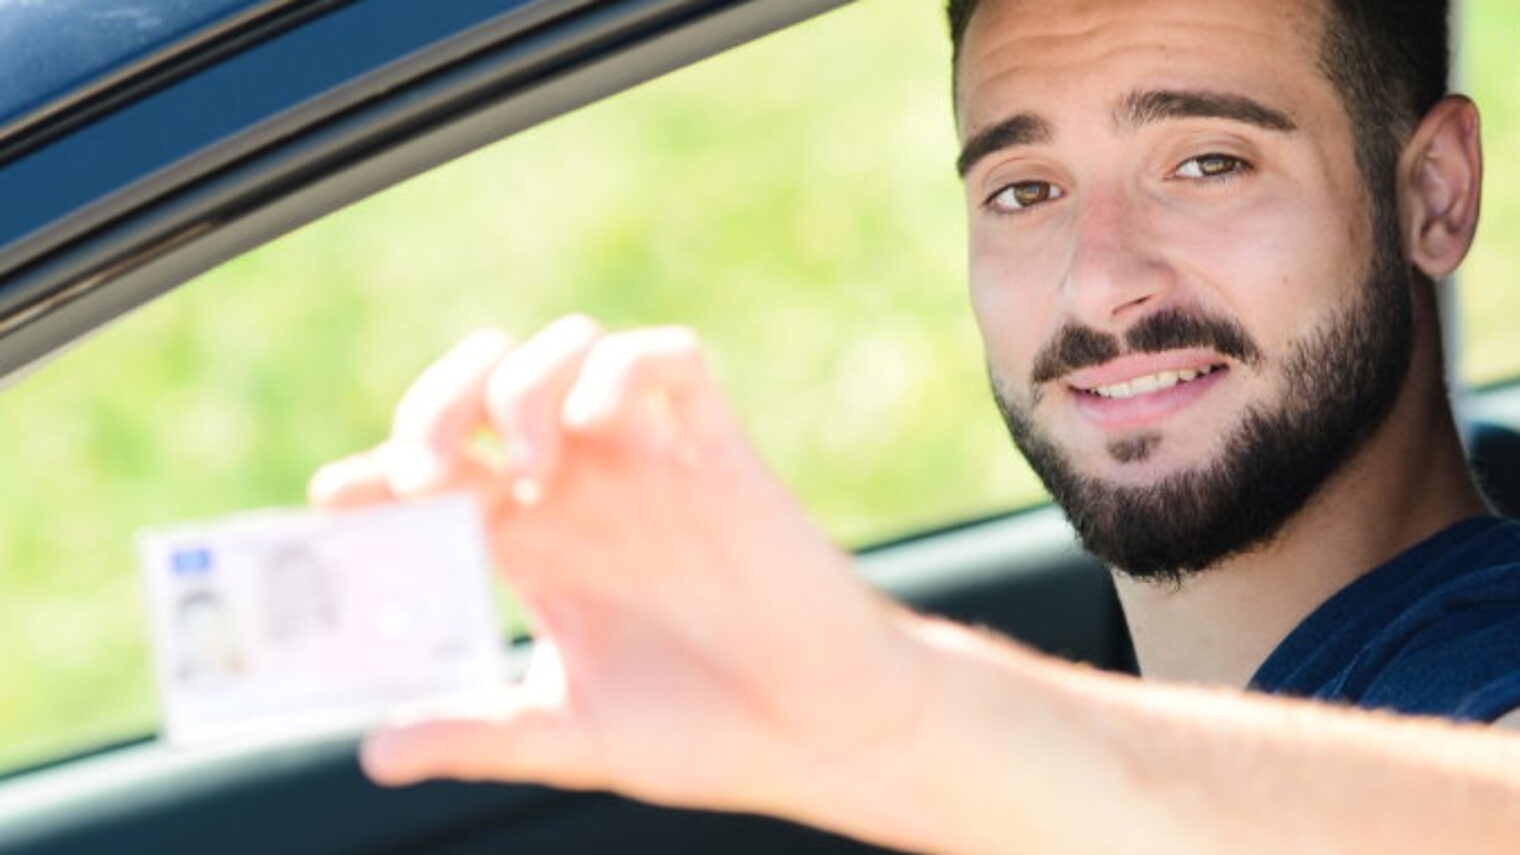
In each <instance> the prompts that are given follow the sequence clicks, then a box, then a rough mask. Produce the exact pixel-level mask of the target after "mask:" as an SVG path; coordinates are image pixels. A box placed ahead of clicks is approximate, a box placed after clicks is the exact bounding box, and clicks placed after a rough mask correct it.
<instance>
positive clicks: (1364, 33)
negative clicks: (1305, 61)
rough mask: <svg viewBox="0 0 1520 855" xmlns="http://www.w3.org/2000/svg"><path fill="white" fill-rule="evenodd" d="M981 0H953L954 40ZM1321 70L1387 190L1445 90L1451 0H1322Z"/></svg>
mask: <svg viewBox="0 0 1520 855" xmlns="http://www.w3.org/2000/svg"><path fill="white" fill-rule="evenodd" d="M981 2H982V0H949V2H948V5H947V9H946V12H947V14H948V15H949V18H950V41H951V44H952V45H953V46H954V49H955V50H954V64H955V67H956V68H959V67H960V57H961V45H962V42H964V40H965V36H966V28H967V26H968V25H969V24H970V23H971V16H972V14H973V13H974V12H975V11H976V9H977V7H978V6H980V5H981ZM1320 2H1321V3H1323V4H1324V5H1323V8H1324V10H1325V13H1326V18H1325V22H1324V35H1323V38H1322V40H1321V43H1320V46H1319V66H1320V70H1321V72H1322V73H1323V74H1324V75H1325V77H1326V78H1328V79H1329V81H1330V83H1331V84H1332V85H1333V86H1334V87H1335V88H1336V90H1337V91H1338V92H1339V93H1340V96H1341V100H1342V102H1343V103H1344V104H1345V107H1346V112H1347V114H1349V115H1350V117H1351V124H1352V129H1353V133H1354V134H1355V145H1356V158H1357V165H1358V166H1359V167H1360V169H1361V171H1362V174H1363V176H1364V177H1365V178H1366V180H1367V184H1368V187H1369V189H1371V190H1372V191H1373V192H1386V191H1388V190H1390V186H1389V183H1388V182H1390V181H1392V179H1393V169H1394V166H1395V165H1396V164H1397V163H1398V156H1399V152H1400V150H1401V149H1402V147H1403V143H1404V140H1405V139H1406V138H1407V137H1408V135H1409V134H1410V133H1411V132H1412V131H1413V129H1414V127H1415V125H1417V124H1418V123H1419V121H1420V119H1421V118H1422V117H1423V116H1424V115H1425V113H1426V112H1428V111H1429V110H1430V108H1431V107H1433V106H1435V104H1436V102H1438V101H1440V100H1441V98H1442V97H1444V96H1445V95H1446V92H1447V89H1446V86H1447V77H1448V75H1449V74H1450V68H1451V49H1450V47H1449V46H1448V35H1449V33H1448V28H1449V24H1448V20H1449V18H1450V11H1451V10H1450V2H1449V0H1320Z"/></svg>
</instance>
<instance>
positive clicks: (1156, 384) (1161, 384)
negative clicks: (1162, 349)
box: [1087, 365, 1219, 398]
mask: <svg viewBox="0 0 1520 855" xmlns="http://www.w3.org/2000/svg"><path fill="white" fill-rule="evenodd" d="M1218 369H1219V366H1217V365H1210V366H1209V367H1207V368H1203V369H1199V370H1197V371H1194V370H1191V369H1190V370H1187V371H1162V372H1161V373H1159V374H1147V375H1146V376H1144V377H1136V378H1135V379H1133V380H1129V381H1126V382H1124V383H1115V384H1113V385H1112V386H1098V387H1095V388H1092V389H1088V390H1087V391H1089V392H1091V393H1093V394H1094V395H1102V396H1103V397H1105V398H1133V397H1135V396H1136V395H1144V394H1146V393H1147V392H1155V391H1157V390H1158V389H1170V388H1172V387H1173V386H1176V385H1177V384H1178V383H1187V382H1189V381H1191V380H1196V379H1198V378H1199V377H1203V376H1205V375H1208V374H1212V373H1214V372H1215V371H1217V370H1218Z"/></svg>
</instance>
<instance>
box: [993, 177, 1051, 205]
mask: <svg viewBox="0 0 1520 855" xmlns="http://www.w3.org/2000/svg"><path fill="white" fill-rule="evenodd" d="M1062 195H1064V194H1062V192H1061V189H1060V188H1059V187H1057V186H1055V185H1054V184H1051V183H1050V182H1049V181H1021V182H1019V183H1018V184H1010V185H1008V186H1007V187H1004V188H1003V189H1002V190H999V191H998V192H997V195H995V196H993V197H992V199H991V200H990V201H991V204H992V206H993V207H994V208H998V209H1000V210H1004V211H1022V210H1024V209H1026V208H1033V207H1034V206H1035V205H1039V204H1041V203H1043V202H1049V201H1052V200H1055V199H1059V198H1061V196H1062Z"/></svg>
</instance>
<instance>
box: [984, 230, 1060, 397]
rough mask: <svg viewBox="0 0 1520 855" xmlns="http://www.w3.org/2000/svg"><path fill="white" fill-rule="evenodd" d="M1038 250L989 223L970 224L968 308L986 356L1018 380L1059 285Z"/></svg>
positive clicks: (1051, 312)
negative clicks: (969, 307)
mask: <svg viewBox="0 0 1520 855" xmlns="http://www.w3.org/2000/svg"><path fill="white" fill-rule="evenodd" d="M1047 267H1048V265H1046V264H1044V259H1042V258H1041V255H1040V253H1038V252H1033V251H1030V249H1029V248H1026V247H1021V246H1018V245H1016V244H1015V242H1014V241H1012V240H1010V239H1009V238H1008V237H1007V236H1006V235H1001V234H997V233H996V232H995V230H991V229H987V228H973V230H972V237H971V259H970V265H969V281H970V297H971V309H972V312H973V313H974V314H975V316H976V323H977V328H978V329H979V330H980V331H981V334H982V345H983V347H984V349H985V350H986V353H987V359H988V361H989V362H991V363H992V365H993V366H994V368H995V369H996V370H997V372H998V374H999V375H1001V376H1002V377H1004V378H1006V379H1008V380H1016V379H1017V378H1019V377H1021V376H1023V374H1024V373H1026V372H1027V371H1028V367H1029V365H1030V364H1031V363H1032V362H1033V360H1034V354H1035V353H1036V352H1037V351H1038V349H1039V347H1040V345H1041V344H1042V343H1043V342H1044V339H1045V337H1046V336H1048V335H1049V331H1050V327H1051V325H1052V323H1053V319H1054V318H1055V312H1056V308H1057V307H1056V305H1055V299H1054V298H1055V296H1056V294H1057V293H1058V289H1057V288H1056V287H1055V285H1054V284H1052V282H1051V281H1050V277H1049V275H1048V270H1047V269H1046V268H1047Z"/></svg>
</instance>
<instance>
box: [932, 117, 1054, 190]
mask: <svg viewBox="0 0 1520 855" xmlns="http://www.w3.org/2000/svg"><path fill="white" fill-rule="evenodd" d="M1055 138H1056V132H1055V129H1054V128H1052V127H1051V126H1050V123H1049V122H1047V121H1045V120H1044V119H1042V118H1040V117H1039V116H1036V115H1035V114H1033V113H1020V114H1018V115H1017V116H1013V117H1012V118H1008V119H1004V120H1003V121H1001V122H998V123H997V124H995V125H993V126H992V127H990V128H984V129H983V130H981V131H978V132H977V133H976V135H975V136H973V137H972V138H971V139H969V140H967V141H966V145H965V146H964V147H962V148H961V155H960V157H958V158H956V160H955V171H956V172H958V173H960V176H961V177H962V178H965V177H966V173H968V172H970V171H971V167H973V166H976V164H977V162H978V161H980V160H981V159H982V158H984V157H986V156H987V155H989V154H992V153H993V152H996V151H1002V150H1003V149H1005V148H1015V147H1017V146H1021V145H1045V144H1047V143H1049V142H1051V141H1052V140H1054V139H1055Z"/></svg>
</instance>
